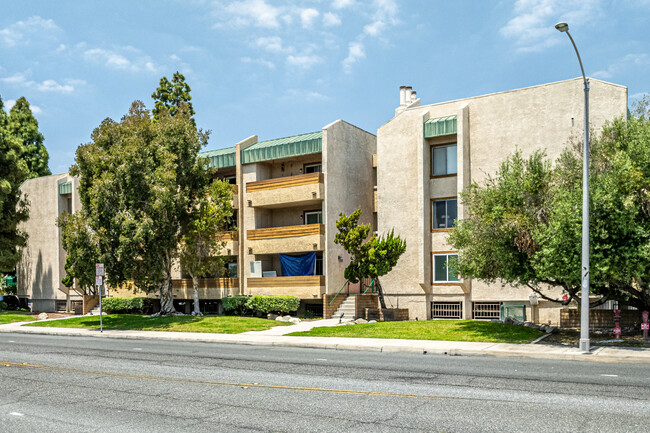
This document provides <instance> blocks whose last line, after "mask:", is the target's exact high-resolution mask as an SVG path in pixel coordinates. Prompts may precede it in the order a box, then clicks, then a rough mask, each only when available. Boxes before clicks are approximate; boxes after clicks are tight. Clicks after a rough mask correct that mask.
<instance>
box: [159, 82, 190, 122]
mask: <svg viewBox="0 0 650 433" xmlns="http://www.w3.org/2000/svg"><path fill="white" fill-rule="evenodd" d="M191 90H192V89H190V85H189V84H187V83H186V82H185V76H183V74H181V73H180V72H175V73H174V76H173V77H172V81H171V82H170V81H169V80H168V79H167V77H162V78H161V79H160V85H159V86H158V88H157V89H156V91H155V92H153V93H152V94H151V97H152V98H153V99H154V101H155V107H154V109H153V110H152V113H153V118H154V119H156V120H158V117H159V116H160V113H161V112H162V111H166V112H169V113H170V114H171V115H172V116H174V115H176V113H178V111H179V110H180V107H181V104H182V103H186V104H187V107H188V112H189V113H190V116H193V115H194V114H195V113H194V109H193V108H192V103H191V102H190V101H191V100H192V97H191V96H190V91H191Z"/></svg>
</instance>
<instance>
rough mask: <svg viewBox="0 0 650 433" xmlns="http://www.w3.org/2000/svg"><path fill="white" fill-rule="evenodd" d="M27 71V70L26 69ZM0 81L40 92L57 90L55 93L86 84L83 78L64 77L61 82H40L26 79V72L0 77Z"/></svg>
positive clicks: (69, 90)
mask: <svg viewBox="0 0 650 433" xmlns="http://www.w3.org/2000/svg"><path fill="white" fill-rule="evenodd" d="M28 73H29V71H28ZM0 81H2V82H3V83H7V84H13V85H15V86H19V87H26V88H30V89H36V90H38V91H40V92H57V93H72V92H74V90H75V86H79V85H84V84H86V82H85V81H83V80H73V79H65V80H64V81H63V83H59V82H58V81H56V80H44V81H41V82H40V83H39V82H37V81H33V80H29V79H27V76H26V74H20V73H18V74H14V75H12V76H10V77H6V78H0Z"/></svg>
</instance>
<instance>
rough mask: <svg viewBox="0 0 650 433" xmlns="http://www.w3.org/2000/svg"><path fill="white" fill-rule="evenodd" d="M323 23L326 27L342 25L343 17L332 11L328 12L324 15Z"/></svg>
mask: <svg viewBox="0 0 650 433" xmlns="http://www.w3.org/2000/svg"><path fill="white" fill-rule="evenodd" d="M323 25H324V26H325V27H334V26H340V25H341V18H339V17H338V15H336V14H333V13H331V12H327V13H325V14H324V15H323Z"/></svg>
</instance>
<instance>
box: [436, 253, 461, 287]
mask: <svg viewBox="0 0 650 433" xmlns="http://www.w3.org/2000/svg"><path fill="white" fill-rule="evenodd" d="M457 264H458V254H434V255H433V282H434V283H449V282H456V281H458V272H457V270H456V269H457Z"/></svg>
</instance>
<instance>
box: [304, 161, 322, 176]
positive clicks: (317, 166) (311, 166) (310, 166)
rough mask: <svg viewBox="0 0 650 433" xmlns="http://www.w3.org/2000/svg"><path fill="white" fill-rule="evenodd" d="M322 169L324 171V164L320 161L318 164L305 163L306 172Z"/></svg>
mask: <svg viewBox="0 0 650 433" xmlns="http://www.w3.org/2000/svg"><path fill="white" fill-rule="evenodd" d="M322 171H323V166H322V164H321V163H320V162H319V163H316V164H305V174H307V173H320V172H322Z"/></svg>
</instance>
